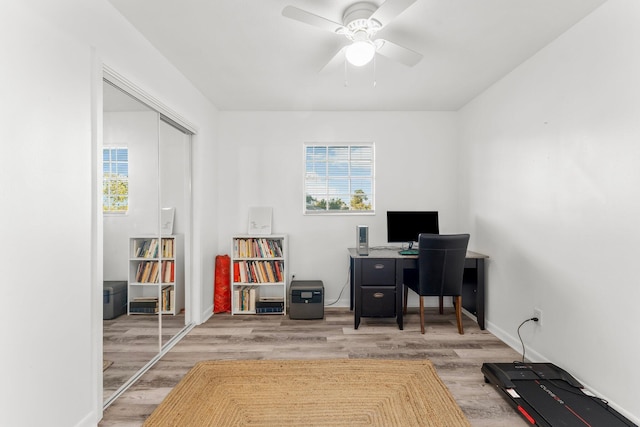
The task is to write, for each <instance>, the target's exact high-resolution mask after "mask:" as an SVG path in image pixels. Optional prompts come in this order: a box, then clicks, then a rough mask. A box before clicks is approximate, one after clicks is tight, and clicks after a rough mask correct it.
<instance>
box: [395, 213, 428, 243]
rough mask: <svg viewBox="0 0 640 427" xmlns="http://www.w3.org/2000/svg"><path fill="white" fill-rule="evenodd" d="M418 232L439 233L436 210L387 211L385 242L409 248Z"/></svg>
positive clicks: (416, 237)
mask: <svg viewBox="0 0 640 427" xmlns="http://www.w3.org/2000/svg"><path fill="white" fill-rule="evenodd" d="M420 233H430V234H440V229H439V227H438V212H437V211H387V242H389V243H408V244H409V248H411V247H412V246H413V242H417V241H418V236H419V235H420Z"/></svg>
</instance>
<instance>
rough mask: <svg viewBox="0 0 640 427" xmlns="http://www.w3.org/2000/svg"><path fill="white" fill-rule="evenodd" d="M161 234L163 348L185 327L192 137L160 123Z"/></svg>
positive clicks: (163, 122) (164, 123)
mask: <svg viewBox="0 0 640 427" xmlns="http://www.w3.org/2000/svg"><path fill="white" fill-rule="evenodd" d="M159 128H160V134H159V138H160V139H159V141H160V151H159V164H160V206H162V214H161V232H162V234H163V241H166V242H167V243H168V244H167V246H168V247H169V250H167V251H166V252H165V254H166V257H167V258H166V260H163V267H164V268H163V269H162V270H163V272H164V274H163V280H162V290H161V292H162V295H161V306H162V310H161V313H162V316H161V321H160V325H161V329H162V345H165V344H166V343H167V342H168V341H169V340H170V339H171V338H172V337H174V336H176V334H178V333H179V332H180V331H181V330H182V329H183V328H184V326H185V312H184V308H185V268H184V266H185V247H187V246H188V245H185V237H187V235H188V233H187V227H188V218H189V215H190V214H189V197H188V192H187V191H186V189H187V188H188V183H189V180H188V178H187V177H188V176H189V175H190V174H189V173H187V172H189V171H190V167H189V161H190V156H189V155H188V153H189V146H190V144H189V141H190V137H189V135H187V134H185V133H183V132H182V131H181V130H179V129H177V128H175V127H174V126H171V125H170V124H168V123H166V122H165V121H163V120H161V121H160V126H159Z"/></svg>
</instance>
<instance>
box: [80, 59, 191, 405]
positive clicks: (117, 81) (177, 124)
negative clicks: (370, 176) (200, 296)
mask: <svg viewBox="0 0 640 427" xmlns="http://www.w3.org/2000/svg"><path fill="white" fill-rule="evenodd" d="M103 84H111V85H113V86H115V87H117V88H119V89H120V90H122V91H123V92H125V93H127V94H128V95H129V96H131V97H133V98H135V99H137V100H138V101H139V102H141V103H143V104H145V105H146V106H148V107H149V108H151V109H152V110H154V111H156V112H157V113H159V120H161V121H163V122H165V123H167V124H169V125H171V126H172V127H174V128H176V129H178V130H179V131H181V132H183V133H184V134H185V135H186V136H187V138H188V141H187V142H186V144H185V160H186V161H185V164H184V167H185V171H184V176H185V182H184V185H185V199H186V200H185V212H184V217H185V218H188V220H187V221H186V222H187V226H186V229H185V231H184V261H185V265H184V275H185V278H184V292H185V296H184V300H185V327H184V328H183V329H182V330H181V331H180V332H178V334H176V335H175V336H174V337H172V338H171V339H170V340H168V341H167V342H166V343H164V345H163V343H162V330H161V328H162V316H161V315H158V331H159V333H158V353H157V354H156V356H155V357H153V358H152V359H151V360H150V361H149V362H148V363H147V364H145V365H144V366H143V367H142V368H141V369H140V370H139V371H138V372H136V373H135V374H134V375H133V376H132V377H131V378H130V379H129V380H128V381H127V382H125V384H123V386H122V387H120V388H119V389H118V390H117V391H116V392H115V393H113V395H111V396H109V397H108V398H107V399H106V400H105V399H104V395H103V394H104V393H103V376H102V370H101V368H102V358H103V348H102V339H103V333H102V331H103V329H102V322H103V321H102V315H101V312H102V310H99V309H97V310H94V317H95V319H94V322H93V323H94V330H95V331H96V332H98V331H99V333H96V334H94V336H95V337H96V339H95V341H94V342H93V343H92V347H93V348H94V349H95V358H96V361H95V366H96V367H99V368H100V370H99V372H98V373H97V387H98V390H97V396H96V397H97V399H98V401H99V404H100V405H101V406H102V409H103V410H104V409H106V408H107V407H108V406H109V405H110V404H111V403H113V402H114V401H115V400H116V399H117V398H118V397H119V396H120V395H121V394H122V393H124V391H126V389H127V388H128V387H129V386H131V385H132V384H133V383H134V382H135V381H136V380H137V379H139V378H140V377H141V376H142V375H143V374H144V373H145V372H146V371H147V370H149V369H150V368H151V367H152V366H153V365H154V364H155V363H156V362H157V361H158V360H160V358H161V357H162V356H163V355H164V354H165V353H166V352H168V351H169V350H170V349H171V348H172V347H173V346H174V345H175V344H176V343H177V342H179V341H180V339H182V337H184V336H185V335H186V334H187V333H188V332H189V330H191V328H193V327H194V326H195V323H194V320H193V319H194V315H193V310H194V308H195V307H193V305H192V289H191V288H192V284H191V277H192V272H191V269H192V256H193V253H192V242H193V239H192V234H193V215H192V203H193V200H192V193H191V188H192V186H191V177H192V169H191V152H192V149H191V145H192V142H193V136H194V135H196V134H197V128H196V127H195V126H194V125H193V124H192V123H190V122H189V121H188V120H186V119H185V118H184V117H182V116H181V115H179V114H178V113H176V112H175V111H173V110H171V109H169V108H168V107H166V106H165V105H164V104H163V103H162V102H160V101H159V100H157V99H156V98H154V97H152V96H151V95H149V94H147V93H146V92H144V91H143V90H142V89H140V88H139V87H138V86H136V85H135V84H133V83H132V82H130V81H129V80H127V79H126V78H125V77H123V76H122V75H120V74H119V73H117V72H116V71H115V70H114V69H112V68H110V67H109V66H107V65H105V64H102V76H101V78H100V81H99V83H98V82H97V79H96V85H97V86H98V87H99V88H100V90H98V91H97V92H101V91H102V87H103V86H102V85H103ZM96 99H97V100H98V104H99V107H98V108H96V112H95V114H96V119H95V120H94V123H95V126H96V131H95V134H94V137H95V138H94V141H95V142H94V144H95V145H96V147H95V150H96V153H94V154H95V155H94V156H93V157H94V159H95V160H94V161H95V162H96V164H95V165H94V168H95V171H96V177H95V179H96V183H95V188H96V198H97V199H99V200H96V201H95V202H96V203H95V204H96V207H95V211H96V212H95V215H96V217H97V218H96V219H95V222H94V223H95V230H94V232H95V239H94V241H95V245H96V246H98V248H94V254H95V258H94V261H93V262H94V264H95V265H94V267H95V269H94V273H95V276H94V277H96V283H94V288H95V292H94V295H100V301H102V276H103V265H102V264H103V261H102V249H101V248H100V246H101V245H102V244H103V239H102V233H103V221H102V209H99V208H98V206H97V205H98V202H99V204H100V206H101V201H102V198H101V194H102V193H101V189H102V185H101V181H102V176H101V175H102V167H101V165H100V164H99V163H100V161H101V151H102V150H101V146H102V142H103V141H102V130H101V129H102V124H103V118H102V114H103V113H102V104H103V100H102V96H101V94H100V95H97V96H96ZM98 152H100V157H98V155H97V154H98ZM99 159H100V160H99ZM98 175H100V176H98ZM159 185H160V184H159ZM158 231H160V229H158ZM159 234H160V233H159ZM98 288H99V289H98ZM94 300H96V301H97V298H94ZM94 304H95V305H94V306H95V307H99V305H98V303H97V302H95V301H94ZM97 325H99V327H98V326H97Z"/></svg>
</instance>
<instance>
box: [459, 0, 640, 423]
mask: <svg viewBox="0 0 640 427" xmlns="http://www.w3.org/2000/svg"><path fill="white" fill-rule="evenodd" d="M639 20H640V3H639V2H637V1H634V0H614V1H610V2H607V3H605V4H604V5H603V6H602V7H600V8H599V9H597V10H596V11H595V12H594V13H593V14H592V15H590V16H588V17H586V18H585V19H584V20H583V21H582V22H580V23H579V24H577V25H576V26H575V27H574V28H572V29H571V30H569V31H568V32H567V33H565V34H564V35H563V36H561V37H560V38H559V39H557V40H556V41H555V42H553V43H552V44H551V45H549V46H548V47H547V48H545V49H543V50H542V51H541V52H539V53H538V54H537V55H535V56H534V57H533V58H531V59H530V60H529V61H527V62H526V63H524V64H523V65H522V66H520V67H519V68H518V69H516V70H515V71H514V72H512V73H511V74H510V75H509V76H507V77H506V78H504V79H502V80H501V81H500V82H498V83H497V84H496V85H494V86H493V87H492V88H491V89H490V90H488V91H487V92H486V93H484V94H483V95H481V96H480V97H478V98H477V99H476V100H474V101H473V102H471V103H470V104H469V105H467V106H466V107H465V108H464V109H463V110H462V111H461V113H460V115H461V117H460V119H461V141H462V147H461V153H463V154H465V155H466V160H465V163H463V165H462V168H461V173H463V174H464V175H465V176H464V179H463V180H462V181H461V182H462V183H463V185H462V191H461V207H462V209H461V211H462V212H468V217H467V218H466V220H465V221H463V222H466V223H467V224H468V227H469V228H470V229H471V230H472V235H475V236H476V242H477V245H478V247H479V248H481V249H482V250H483V251H486V252H487V253H488V254H489V255H490V256H491V261H490V263H489V267H488V284H489V285H488V301H487V320H488V324H489V329H490V330H491V331H492V332H494V333H495V334H497V335H498V336H500V337H502V338H503V339H505V340H506V341H508V342H510V343H511V344H512V345H513V346H514V347H515V348H520V343H519V342H518V341H517V338H516V328H517V326H518V325H519V324H520V322H522V321H523V320H524V319H526V318H528V317H531V316H532V315H533V309H534V307H539V308H540V309H541V310H542V311H543V324H542V326H536V325H534V324H533V323H531V324H528V325H526V326H525V327H523V337H524V339H525V342H526V344H527V346H528V350H527V355H528V356H530V357H531V358H532V359H534V360H548V361H551V362H554V363H556V364H557V365H559V366H561V367H563V368H565V369H567V370H568V371H569V372H571V373H573V374H574V375H575V376H576V377H577V378H579V379H580V380H581V381H583V382H584V383H585V384H586V385H587V386H589V387H592V389H593V390H594V391H596V393H598V394H599V395H602V396H604V397H606V398H607V399H609V400H610V401H611V402H613V403H614V405H615V406H616V407H618V408H623V412H624V413H626V414H627V415H628V416H630V417H631V418H633V419H634V420H635V422H638V421H639V420H640V399H638V397H637V392H636V387H637V384H638V383H640V371H639V370H638V369H636V368H635V366H634V362H635V361H636V360H638V359H639V358H640V340H638V335H637V324H638V322H637V315H636V311H637V302H638V301H640V286H639V283H638V275H637V273H636V271H635V270H636V265H637V263H638V258H639V257H640V249H638V248H639V247H640V246H639V245H638V241H640V227H638V218H640V198H639V197H638V188H640V168H639V167H638V160H639V159H640V144H639V143H638V141H639V140H640V121H639V120H638V117H640V85H639V84H638V82H639V80H638V78H639V77H638V76H640V55H639V54H638V52H640V27H639V26H638V21H639Z"/></svg>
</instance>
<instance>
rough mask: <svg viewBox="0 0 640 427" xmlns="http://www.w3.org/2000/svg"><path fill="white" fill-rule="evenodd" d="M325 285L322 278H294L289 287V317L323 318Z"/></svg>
mask: <svg viewBox="0 0 640 427" xmlns="http://www.w3.org/2000/svg"><path fill="white" fill-rule="evenodd" d="M323 317H324V285H323V284H322V280H294V281H293V282H291V287H290V288H289V318H291V319H322V318H323Z"/></svg>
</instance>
